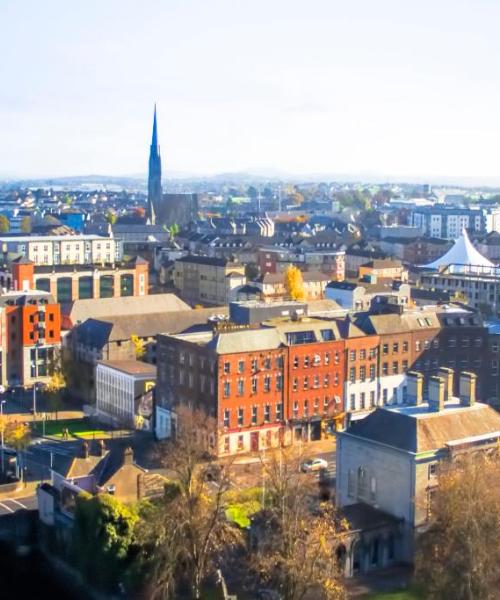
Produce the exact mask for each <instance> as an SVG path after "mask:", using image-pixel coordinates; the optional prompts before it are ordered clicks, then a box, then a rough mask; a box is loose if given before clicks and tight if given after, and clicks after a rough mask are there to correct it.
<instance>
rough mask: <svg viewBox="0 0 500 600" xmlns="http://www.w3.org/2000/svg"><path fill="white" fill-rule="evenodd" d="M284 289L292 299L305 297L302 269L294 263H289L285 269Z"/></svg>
mask: <svg viewBox="0 0 500 600" xmlns="http://www.w3.org/2000/svg"><path fill="white" fill-rule="evenodd" d="M285 289H286V291H287V294H288V295H289V296H290V298H291V299H292V300H304V299H305V291H304V280H303V278H302V271H301V270H300V269H299V268H298V267H296V266H295V265H290V266H289V267H288V268H287V270H286V271H285Z"/></svg>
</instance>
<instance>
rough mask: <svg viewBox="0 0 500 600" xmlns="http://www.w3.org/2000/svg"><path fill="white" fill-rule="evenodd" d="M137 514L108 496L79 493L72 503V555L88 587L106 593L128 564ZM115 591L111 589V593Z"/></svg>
mask: <svg viewBox="0 0 500 600" xmlns="http://www.w3.org/2000/svg"><path fill="white" fill-rule="evenodd" d="M137 521H138V515H137V512H136V511H135V510H134V509H133V508H132V507H130V506H127V505H125V504H122V503H121V502H120V501H119V500H117V499H116V498H114V497H113V496H110V495H109V494H99V495H98V496H92V495H90V494H87V493H85V492H84V493H81V494H79V495H78V496H77V499H76V508H75V532H74V533H75V537H74V542H75V546H74V552H75V559H76V563H77V566H78V568H79V569H80V571H81V573H82V575H83V576H84V577H85V579H86V580H87V581H89V582H90V583H92V584H94V585H96V586H98V587H100V588H101V589H104V590H106V591H117V590H116V584H117V583H118V582H119V581H120V580H121V581H123V578H124V576H125V574H126V570H127V568H128V567H129V566H130V565H131V562H132V558H133V556H132V554H133V553H132V549H133V544H134V542H135V536H134V529H135V525H136V523H137ZM113 588H115V589H113Z"/></svg>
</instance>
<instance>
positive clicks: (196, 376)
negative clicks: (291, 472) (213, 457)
mask: <svg viewBox="0 0 500 600" xmlns="http://www.w3.org/2000/svg"><path fill="white" fill-rule="evenodd" d="M157 366H158V380H157V402H158V404H159V405H160V406H163V407H171V408H175V406H177V405H179V404H181V405H188V406H191V407H194V406H199V407H202V408H203V409H204V410H205V411H206V412H207V414H208V415H209V416H212V417H214V418H215V419H216V421H217V440H216V442H215V443H216V446H217V449H218V454H220V455H225V454H234V453H237V452H244V451H250V450H253V451H256V450H259V449H262V448H266V447H276V446H279V445H281V444H284V445H288V444H290V443H292V442H293V441H294V440H297V439H303V440H305V441H307V440H309V439H319V438H320V437H321V435H322V432H323V431H324V430H325V428H326V427H327V426H328V425H330V426H331V427H334V426H335V419H336V417H337V416H338V415H341V414H342V413H343V405H342V387H343V373H344V350H343V340H342V339H341V338H340V334H339V332H338V329H337V327H336V325H335V323H334V322H333V321H321V320H319V319H304V320H303V321H300V322H291V321H287V322H280V323H275V324H273V325H269V326H267V327H261V328H259V329H246V328H245V329H241V328H239V329H238V330H233V331H231V330H228V329H227V326H224V327H223V328H219V329H218V328H217V327H215V328H214V329H206V330H204V331H202V332H195V333H184V334H180V335H173V336H168V335H160V336H159V338H158V362H157Z"/></svg>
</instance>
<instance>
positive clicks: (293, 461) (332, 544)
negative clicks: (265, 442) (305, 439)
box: [254, 449, 348, 600]
mask: <svg viewBox="0 0 500 600" xmlns="http://www.w3.org/2000/svg"><path fill="white" fill-rule="evenodd" d="M301 462H302V456H301V454H300V452H297V451H296V450H294V449H280V450H279V451H278V453H274V454H273V455H272V457H271V459H270V460H268V461H267V462H263V463H262V465H263V470H264V480H265V487H266V492H267V494H266V497H265V500H266V507H265V509H264V510H263V512H262V519H260V520H259V518H258V515H257V516H256V517H254V521H255V522H256V523H259V521H261V522H262V527H261V529H260V539H261V542H260V543H258V545H257V548H258V549H257V552H256V555H255V557H254V564H255V566H256V568H257V571H258V573H259V574H260V576H261V578H262V579H263V580H264V581H265V582H266V583H267V584H268V585H271V586H272V587H273V588H274V589H276V590H279V592H280V593H281V594H282V595H283V597H284V598H285V599H286V600H299V599H303V598H305V597H310V598H313V597H314V598H318V599H325V600H327V599H328V600H331V599H340V598H344V597H345V590H344V585H343V576H342V565H341V564H339V561H338V559H337V552H338V550H339V549H341V548H342V546H343V544H344V542H345V537H346V532H347V529H348V527H347V523H346V522H345V520H344V519H342V518H341V516H340V515H339V514H338V513H337V512H336V510H335V508H334V506H333V504H331V503H326V502H319V500H318V489H317V487H316V485H317V484H314V483H313V482H312V481H311V480H310V478H305V477H304V476H303V475H302V474H301V473H300V465H301Z"/></svg>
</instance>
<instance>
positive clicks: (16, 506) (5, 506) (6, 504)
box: [0, 494, 37, 517]
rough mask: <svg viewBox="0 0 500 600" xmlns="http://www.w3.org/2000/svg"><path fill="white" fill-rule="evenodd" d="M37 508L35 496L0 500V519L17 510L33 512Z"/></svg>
mask: <svg viewBox="0 0 500 600" xmlns="http://www.w3.org/2000/svg"><path fill="white" fill-rule="evenodd" d="M36 508H37V500H36V494H32V495H31V496H26V497H24V498H1V497H0V517H3V516H4V515H11V514H13V513H16V512H17V511H19V510H34V509H36Z"/></svg>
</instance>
